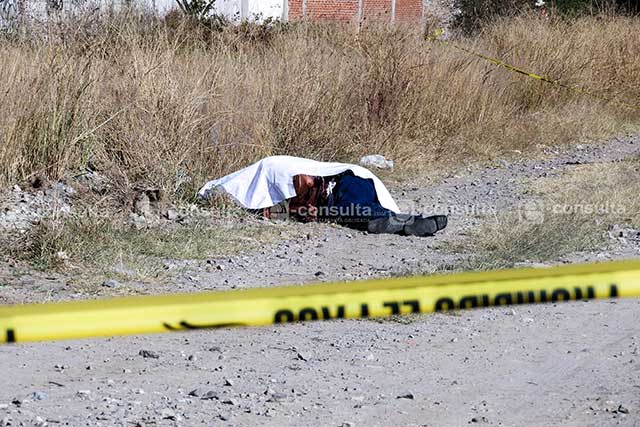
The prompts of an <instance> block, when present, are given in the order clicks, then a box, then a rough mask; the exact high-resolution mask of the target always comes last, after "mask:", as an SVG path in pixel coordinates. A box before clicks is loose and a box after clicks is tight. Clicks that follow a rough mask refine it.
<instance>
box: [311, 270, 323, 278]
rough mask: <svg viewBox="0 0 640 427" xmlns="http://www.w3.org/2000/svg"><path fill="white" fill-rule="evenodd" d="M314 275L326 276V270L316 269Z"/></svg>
mask: <svg viewBox="0 0 640 427" xmlns="http://www.w3.org/2000/svg"><path fill="white" fill-rule="evenodd" d="M313 275H314V276H316V277H320V276H324V275H325V272H324V271H316V272H315V273H314V274H313Z"/></svg>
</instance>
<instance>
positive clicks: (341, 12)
mask: <svg viewBox="0 0 640 427" xmlns="http://www.w3.org/2000/svg"><path fill="white" fill-rule="evenodd" d="M422 1H423V0H396V14H395V19H396V21H398V22H420V20H421V19H422ZM362 2H363V8H362V9H363V10H362V14H363V19H364V20H369V21H370V20H380V21H384V22H390V21H391V16H392V14H391V3H392V2H391V0H362ZM302 15H303V0H289V19H290V20H296V19H301V18H302V17H303V16H302ZM357 17H358V0H306V18H307V19H317V20H325V21H327V20H331V21H341V22H348V21H355V20H356V19H357Z"/></svg>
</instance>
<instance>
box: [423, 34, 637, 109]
mask: <svg viewBox="0 0 640 427" xmlns="http://www.w3.org/2000/svg"><path fill="white" fill-rule="evenodd" d="M444 33H445V32H444V30H442V29H439V30H437V31H435V32H434V33H433V34H432V35H425V39H426V40H428V41H432V42H440V43H443V44H445V45H447V46H451V47H452V48H454V49H457V50H459V51H462V52H464V53H467V54H469V55H472V56H475V57H478V58H480V59H483V60H485V61H487V62H490V63H491V64H493V65H495V66H497V67H502V68H504V69H507V70H509V71H512V72H514V73H518V74H522V75H525V76H527V77H531V78H532V79H536V80H539V81H542V82H545V83H549V84H552V85H555V86H559V87H561V88H563V89H567V90H569V91H571V92H574V93H579V94H581V95H586V96H590V97H592V98H595V99H597V100H599V101H603V102H609V103H612V104H616V105H618V106H621V107H625V108H631V109H633V110H640V104H632V103H630V102H626V101H622V100H619V99H615V98H607V97H605V96H601V95H597V94H595V93H593V92H592V91H590V90H588V89H585V88H581V87H579V86H573V85H570V84H567V83H563V82H561V81H560V80H557V79H552V78H550V77H546V76H543V75H540V74H536V73H532V72H530V71H527V70H523V69H522V68H518V67H515V66H513V65H511V64H508V63H506V62H504V61H502V60H501V59H498V58H494V57H491V56H488V55H484V54H482V53H479V52H475V51H473V50H471V49H467V48H466V47H463V46H460V45H458V44H456V43H453V42H451V41H448V40H443V39H441V37H442V36H443V35H444Z"/></svg>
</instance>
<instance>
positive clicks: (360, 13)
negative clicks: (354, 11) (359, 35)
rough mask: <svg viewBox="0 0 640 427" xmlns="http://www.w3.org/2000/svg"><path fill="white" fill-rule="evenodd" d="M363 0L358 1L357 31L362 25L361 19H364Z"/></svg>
mask: <svg viewBox="0 0 640 427" xmlns="http://www.w3.org/2000/svg"><path fill="white" fill-rule="evenodd" d="M363 8H364V0H358V29H360V26H361V25H362V18H364V10H363Z"/></svg>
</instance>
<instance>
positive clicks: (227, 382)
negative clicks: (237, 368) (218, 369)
mask: <svg viewBox="0 0 640 427" xmlns="http://www.w3.org/2000/svg"><path fill="white" fill-rule="evenodd" d="M224 385H225V386H227V387H233V382H232V381H231V380H230V379H226V378H225V380H224Z"/></svg>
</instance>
